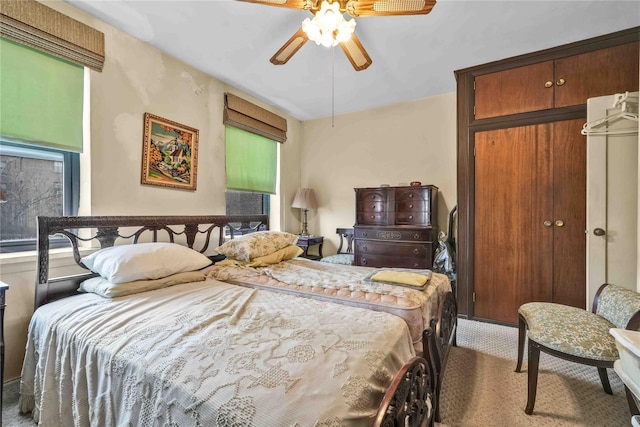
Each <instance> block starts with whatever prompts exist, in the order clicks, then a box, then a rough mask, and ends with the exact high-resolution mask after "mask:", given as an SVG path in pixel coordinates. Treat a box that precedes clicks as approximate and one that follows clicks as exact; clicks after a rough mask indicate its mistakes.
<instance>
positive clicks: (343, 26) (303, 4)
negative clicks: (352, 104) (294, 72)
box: [238, 0, 436, 71]
mask: <svg viewBox="0 0 640 427" xmlns="http://www.w3.org/2000/svg"><path fill="white" fill-rule="evenodd" d="M238 1H243V2H247V3H259V4H264V5H268V6H277V7H285V8H288V9H299V10H308V11H310V12H311V13H313V18H311V19H310V18H307V19H305V20H304V21H303V22H302V27H301V28H300V29H299V30H298V31H297V32H296V33H295V34H294V35H293V36H292V37H291V38H290V39H289V40H287V42H286V43H285V44H284V45H283V46H282V47H281V48H280V49H279V50H278V51H277V52H276V54H275V55H273V56H272V57H271V59H270V61H271V62H272V63H273V64H275V65H282V64H286V63H287V61H289V59H291V57H292V56H293V55H294V54H295V53H296V52H297V51H298V50H300V48H301V47H302V46H303V45H304V44H305V43H306V42H307V40H312V41H314V42H316V44H322V45H323V46H327V47H330V46H336V45H338V44H339V45H340V47H341V48H342V50H343V51H344V53H345V55H347V58H349V62H351V65H353V68H355V69H356V71H361V70H364V69H366V68H367V67H369V65H371V62H372V61H371V58H370V57H369V54H368V53H367V51H366V50H365V49H364V47H363V46H362V43H360V40H358V38H357V37H356V35H355V34H354V33H353V32H354V30H355V26H356V22H355V20H353V19H350V20H348V21H347V20H346V19H345V18H344V14H345V13H347V14H348V15H350V16H352V17H354V18H359V17H361V16H395V15H426V14H427V13H429V12H431V9H433V6H435V4H436V0H238Z"/></svg>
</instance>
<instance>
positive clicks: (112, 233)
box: [34, 215, 269, 309]
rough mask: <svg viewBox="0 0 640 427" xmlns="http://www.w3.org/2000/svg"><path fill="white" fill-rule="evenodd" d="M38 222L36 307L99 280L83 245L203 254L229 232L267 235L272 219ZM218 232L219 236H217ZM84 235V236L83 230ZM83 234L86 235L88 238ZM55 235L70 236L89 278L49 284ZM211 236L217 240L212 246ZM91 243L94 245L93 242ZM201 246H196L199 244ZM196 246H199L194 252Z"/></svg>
mask: <svg viewBox="0 0 640 427" xmlns="http://www.w3.org/2000/svg"><path fill="white" fill-rule="evenodd" d="M37 222H38V236H37V240H38V257H37V266H36V292H35V307H34V309H35V308H38V307H40V306H41V305H44V304H46V303H48V302H51V301H55V300H57V299H61V298H65V297H67V296H71V295H76V294H77V289H78V286H79V285H80V283H81V282H82V281H83V280H86V279H87V278H89V277H94V276H96V274H95V273H92V272H90V271H88V269H87V268H86V267H85V266H84V265H83V264H82V262H81V255H80V251H79V244H81V242H85V243H86V244H87V245H88V246H95V245H92V243H94V242H98V244H99V247H100V248H106V247H109V246H113V245H114V244H116V243H133V244H135V243H138V241H141V240H142V241H152V242H156V241H168V242H175V243H180V244H184V245H186V246H189V247H190V248H192V249H195V250H197V251H199V252H201V253H205V252H206V251H207V250H208V249H211V248H215V247H217V246H218V245H220V244H222V243H223V242H224V240H225V230H227V232H229V230H230V232H229V234H230V235H231V236H233V232H234V230H235V231H236V232H237V231H238V230H237V225H238V224H243V230H246V225H247V224H250V227H249V229H248V230H249V231H256V230H267V229H268V228H269V217H268V216H267V215H241V216H236V215H234V216H227V215H212V216H77V217H43V216H39V217H38V218H37ZM216 229H217V233H216V234H214V231H215V230H216ZM81 230H82V231H81ZM84 233H87V236H86V237H84ZM54 235H62V236H65V237H66V238H67V239H68V240H69V242H70V243H71V248H72V250H73V258H74V260H75V262H76V264H78V265H79V266H80V267H82V268H84V269H87V273H82V274H78V275H74V276H67V277H61V278H55V279H49V239H50V237H53V236H54ZM212 236H214V240H213V241H212ZM89 242H90V243H89ZM196 243H197V245H196ZM194 246H197V247H194Z"/></svg>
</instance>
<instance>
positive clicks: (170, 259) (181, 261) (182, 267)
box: [82, 242, 211, 283]
mask: <svg viewBox="0 0 640 427" xmlns="http://www.w3.org/2000/svg"><path fill="white" fill-rule="evenodd" d="M82 263H83V264H84V265H85V266H86V267H87V268H88V269H89V270H91V271H93V272H94V273H98V274H99V275H100V276H102V277H104V278H105V279H107V280H108V281H109V282H111V283H124V282H132V281H135V280H146V279H160V278H162V277H167V276H170V275H172V274H176V273H182V272H184V271H195V270H199V269H201V268H204V267H206V266H208V265H210V264H211V260H210V259H209V258H207V257H206V256H205V255H203V254H201V253H200V252H198V251H195V250H193V249H190V248H188V247H186V246H181V245H178V244H176V243H161V242H157V243H137V244H133V245H118V246H111V247H109V248H104V249H100V250H98V251H96V252H94V253H92V254H91V255H88V256H86V257H84V258H82Z"/></svg>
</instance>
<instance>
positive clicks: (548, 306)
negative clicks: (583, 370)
mask: <svg viewBox="0 0 640 427" xmlns="http://www.w3.org/2000/svg"><path fill="white" fill-rule="evenodd" d="M518 314H519V318H520V320H519V334H518V364H517V367H516V372H520V369H521V367H522V355H523V352H524V343H525V337H527V336H528V347H529V350H528V363H529V365H528V369H527V371H528V394H527V407H526V409H525V413H527V414H529V415H531V414H532V413H533V407H534V405H535V401H536V388H537V383H538V362H539V358H540V351H544V352H545V353H548V354H551V355H552V356H555V357H559V358H561V359H565V360H569V361H573V362H577V363H581V364H585V365H590V366H595V367H597V368H598V373H599V374H600V380H601V381H602V387H603V388H604V391H605V392H606V393H608V394H612V391H611V385H610V384H609V377H608V376H607V368H613V363H614V362H615V361H616V359H618V358H619V356H618V350H617V348H616V343H615V339H614V337H613V336H612V335H611V334H610V333H609V329H611V328H621V329H630V330H638V329H639V328H640V294H639V293H637V292H634V291H632V290H630V289H627V288H623V287H620V286H616V285H611V284H604V285H602V286H601V287H600V289H598V292H597V293H596V296H595V298H594V301H593V308H592V311H591V312H589V311H587V310H583V309H580V308H576V307H571V306H566V305H562V304H555V303H547V302H530V303H527V304H523V305H521V306H520V308H519V310H518Z"/></svg>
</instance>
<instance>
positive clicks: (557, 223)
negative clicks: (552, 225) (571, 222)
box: [556, 219, 564, 227]
mask: <svg viewBox="0 0 640 427" xmlns="http://www.w3.org/2000/svg"><path fill="white" fill-rule="evenodd" d="M556 227H564V221H563V220H561V219H559V220H557V221H556Z"/></svg>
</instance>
